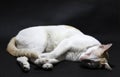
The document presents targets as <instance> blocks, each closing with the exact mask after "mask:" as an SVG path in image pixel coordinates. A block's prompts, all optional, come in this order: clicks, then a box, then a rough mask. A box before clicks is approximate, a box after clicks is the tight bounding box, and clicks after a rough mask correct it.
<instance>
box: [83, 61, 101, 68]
mask: <svg viewBox="0 0 120 77" xmlns="http://www.w3.org/2000/svg"><path fill="white" fill-rule="evenodd" d="M81 66H83V67H85V68H100V66H101V65H100V62H95V61H92V60H83V61H82V62H81Z"/></svg>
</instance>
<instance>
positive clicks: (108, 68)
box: [104, 63, 112, 71]
mask: <svg viewBox="0 0 120 77" xmlns="http://www.w3.org/2000/svg"><path fill="white" fill-rule="evenodd" d="M104 65H105V69H107V70H110V71H111V70H112V68H111V67H110V65H109V64H108V63H105V64H104Z"/></svg>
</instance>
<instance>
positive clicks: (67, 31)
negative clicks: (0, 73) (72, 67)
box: [7, 25, 111, 69]
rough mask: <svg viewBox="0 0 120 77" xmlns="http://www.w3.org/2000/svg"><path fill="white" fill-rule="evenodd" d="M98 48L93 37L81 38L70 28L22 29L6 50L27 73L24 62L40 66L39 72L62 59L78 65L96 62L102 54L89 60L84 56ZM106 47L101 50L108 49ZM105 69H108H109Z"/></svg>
mask: <svg viewBox="0 0 120 77" xmlns="http://www.w3.org/2000/svg"><path fill="white" fill-rule="evenodd" d="M99 46H102V44H101V43H100V42H99V41H98V40H97V39H95V38H94V37H92V36H89V35H85V34H84V33H82V32H81V31H80V30H78V29H76V28H74V27H71V26H66V25H58V26H38V27H30V28H27V29H23V30H21V31H20V32H19V33H18V35H16V36H15V37H14V38H13V39H12V40H11V41H10V43H9V44H8V48H7V50H8V52H9V53H10V54H12V55H13V56H17V57H18V58H17V61H18V62H21V63H22V65H23V67H25V68H27V69H30V65H29V62H28V59H30V60H31V61H32V62H34V63H35V64H37V65H39V64H43V66H42V67H43V68H52V67H53V65H52V64H53V63H57V62H59V61H61V60H65V59H66V60H71V61H82V60H84V59H91V60H92V58H93V60H94V58H96V61H97V58H98V56H100V55H102V54H103V52H102V51H99V52H97V53H96V51H95V52H92V55H89V57H88V56H86V54H88V53H91V51H90V50H91V49H93V50H95V49H96V48H97V47H99ZM104 46H105V45H104ZM106 46H107V47H108V48H109V47H110V46H111V44H109V45H106ZM107 47H105V48H106V49H108V48H107ZM94 48H95V49H94ZM106 49H104V51H105V50H106ZM97 50H99V49H97ZM93 53H94V55H93ZM95 54H96V55H95ZM102 58H103V57H102ZM105 60H106V59H105ZM106 63H107V61H106ZM107 64H108V63H107ZM107 68H109V69H111V68H110V67H109V66H108V67H107Z"/></svg>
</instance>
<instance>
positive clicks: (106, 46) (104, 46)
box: [99, 43, 112, 54]
mask: <svg viewBox="0 0 120 77" xmlns="http://www.w3.org/2000/svg"><path fill="white" fill-rule="evenodd" d="M111 46H112V43H110V44H106V45H100V46H99V48H101V49H102V51H101V52H100V53H101V54H103V53H105V52H106V50H108V49H109V48H110V47H111Z"/></svg>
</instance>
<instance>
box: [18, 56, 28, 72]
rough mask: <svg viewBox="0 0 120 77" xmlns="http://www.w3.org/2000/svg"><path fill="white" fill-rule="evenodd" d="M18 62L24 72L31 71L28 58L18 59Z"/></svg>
mask: <svg viewBox="0 0 120 77" xmlns="http://www.w3.org/2000/svg"><path fill="white" fill-rule="evenodd" d="M17 62H18V63H19V65H20V66H21V67H22V69H23V70H24V71H29V70H30V64H29V62H28V58H27V57H25V56H22V57H17Z"/></svg>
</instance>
